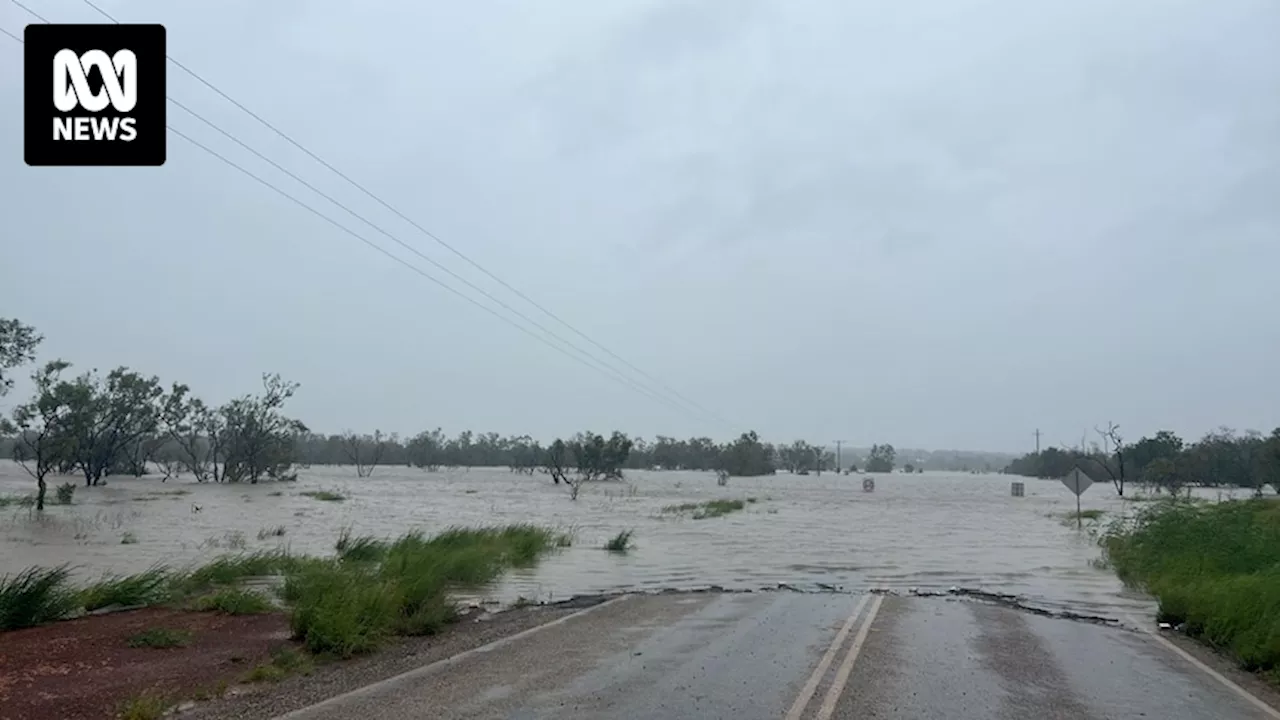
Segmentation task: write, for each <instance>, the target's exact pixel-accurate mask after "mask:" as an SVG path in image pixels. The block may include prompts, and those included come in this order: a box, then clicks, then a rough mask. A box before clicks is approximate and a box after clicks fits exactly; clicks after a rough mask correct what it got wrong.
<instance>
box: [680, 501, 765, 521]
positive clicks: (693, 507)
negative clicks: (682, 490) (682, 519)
mask: <svg viewBox="0 0 1280 720" xmlns="http://www.w3.org/2000/svg"><path fill="white" fill-rule="evenodd" d="M744 507H746V503H744V502H743V501H741V500H729V499H727V498H721V499H719V500H707V501H706V502H700V503H683V504H681V505H668V506H666V507H664V508H662V512H663V514H665V515H683V514H685V513H692V517H693V519H694V520H705V519H707V518H714V517H721V516H722V515H728V514H729V513H731V512H737V511H738V510H741V509H742V508H744Z"/></svg>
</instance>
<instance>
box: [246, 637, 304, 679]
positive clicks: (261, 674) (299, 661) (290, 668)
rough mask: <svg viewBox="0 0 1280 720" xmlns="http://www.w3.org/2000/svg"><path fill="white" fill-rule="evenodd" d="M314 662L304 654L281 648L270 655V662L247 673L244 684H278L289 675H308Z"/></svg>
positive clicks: (292, 649)
mask: <svg viewBox="0 0 1280 720" xmlns="http://www.w3.org/2000/svg"><path fill="white" fill-rule="evenodd" d="M314 670H315V661H314V660H312V658H311V656H310V655H308V654H307V653H305V652H299V651H298V650H295V649H294V648H291V647H287V646H286V647H282V648H280V649H278V650H276V651H275V652H274V653H272V654H271V662H268V663H263V664H261V665H259V666H257V667H255V668H254V669H252V670H250V671H249V674H248V675H246V676H245V679H244V680H245V682H251V683H253V682H279V681H281V680H283V679H285V678H286V677H289V676H290V675H310V674H311V673H312V671H314Z"/></svg>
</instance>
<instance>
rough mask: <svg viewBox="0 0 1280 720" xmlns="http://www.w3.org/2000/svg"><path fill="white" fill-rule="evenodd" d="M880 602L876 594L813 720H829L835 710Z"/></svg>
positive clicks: (880, 597) (881, 598)
mask: <svg viewBox="0 0 1280 720" xmlns="http://www.w3.org/2000/svg"><path fill="white" fill-rule="evenodd" d="M882 602H884V596H883V595H877V596H876V599H875V602H873V603H871V609H870V610H868V611H867V619H866V620H863V621H862V627H860V628H858V636H857V637H855V638H854V639H853V644H852V645H850V646H849V652H848V653H846V654H845V656H844V662H842V663H840V669H839V670H838V671H836V677H835V679H834V680H832V681H831V687H830V688H828V689H827V696H826V697H825V698H823V699H822V707H820V708H818V714H817V715H815V716H814V720H831V714H832V713H834V712H835V711H836V703H837V702H839V701H840V694H841V693H843V692H844V686H845V683H847V682H849V673H851V672H853V662H854V661H855V660H857V659H858V653H859V652H860V651H861V650H862V643H864V642H866V640H867V633H869V632H871V623H873V622H875V621H876V613H878V612H880V603H882Z"/></svg>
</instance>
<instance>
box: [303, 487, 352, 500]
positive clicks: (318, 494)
mask: <svg viewBox="0 0 1280 720" xmlns="http://www.w3.org/2000/svg"><path fill="white" fill-rule="evenodd" d="M298 494H299V495H302V496H303V497H309V498H313V499H315V500H323V501H325V502H342V501H343V500H346V499H347V496H346V495H343V494H341V493H336V492H331V491H329V490H308V491H306V492H301V493H298Z"/></svg>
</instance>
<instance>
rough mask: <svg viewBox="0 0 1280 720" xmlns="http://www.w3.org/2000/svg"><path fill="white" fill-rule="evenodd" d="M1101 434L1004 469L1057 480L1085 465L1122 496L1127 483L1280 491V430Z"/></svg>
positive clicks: (1111, 430)
mask: <svg viewBox="0 0 1280 720" xmlns="http://www.w3.org/2000/svg"><path fill="white" fill-rule="evenodd" d="M1097 432H1098V434H1099V436H1100V438H1101V440H1102V443H1101V445H1099V444H1098V443H1093V444H1092V445H1091V446H1090V447H1089V448H1087V449H1084V448H1048V449H1046V450H1042V451H1041V452H1039V453H1028V454H1027V455H1023V456H1022V457H1020V458H1017V459H1016V460H1014V461H1013V462H1011V463H1009V465H1008V466H1007V467H1006V468H1005V469H1004V472H1006V473H1009V474H1014V475H1025V476H1029V477H1049V478H1052V477H1063V476H1065V475H1066V474H1068V473H1070V472H1071V471H1072V469H1073V468H1076V467H1079V468H1080V470H1081V471H1083V472H1084V473H1085V474H1087V475H1089V476H1090V478H1091V479H1093V480H1094V481H1096V482H1110V483H1112V484H1113V485H1114V486H1115V487H1116V491H1117V492H1118V493H1119V494H1120V495H1122V496H1123V495H1124V488H1125V484H1126V482H1129V483H1135V482H1136V483H1139V484H1141V485H1144V486H1146V487H1149V488H1152V489H1154V490H1157V491H1167V492H1169V493H1171V494H1177V493H1178V492H1180V491H1181V490H1182V489H1183V488H1187V487H1191V486H1201V487H1242V488H1251V489H1253V491H1254V493H1255V494H1256V495H1262V493H1263V490H1264V489H1265V488H1266V487H1267V486H1268V485H1270V486H1271V488H1272V489H1273V490H1274V491H1275V492H1277V493H1280V428H1276V429H1275V430H1272V431H1271V434H1270V435H1263V434H1262V433H1260V432H1257V431H1256V430H1247V431H1245V432H1243V433H1237V432H1236V431H1235V430H1232V429H1231V428H1226V427H1223V428H1219V429H1217V430H1214V431H1212V432H1209V433H1207V434H1206V435H1205V436H1204V437H1202V438H1200V439H1199V440H1197V441H1195V442H1190V443H1189V442H1186V441H1184V440H1183V439H1182V438H1181V437H1179V436H1178V435H1177V434H1176V433H1173V432H1170V431H1168V430H1161V431H1160V432H1157V433H1155V434H1154V435H1152V436H1150V437H1143V438H1141V439H1139V440H1138V441H1137V442H1133V443H1126V442H1125V441H1124V439H1123V437H1121V435H1120V432H1119V427H1118V426H1116V425H1110V424H1109V425H1108V426H1107V428H1106V429H1098V430H1097Z"/></svg>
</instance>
